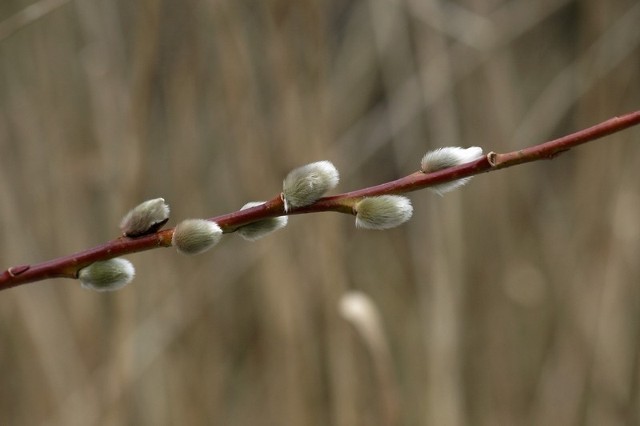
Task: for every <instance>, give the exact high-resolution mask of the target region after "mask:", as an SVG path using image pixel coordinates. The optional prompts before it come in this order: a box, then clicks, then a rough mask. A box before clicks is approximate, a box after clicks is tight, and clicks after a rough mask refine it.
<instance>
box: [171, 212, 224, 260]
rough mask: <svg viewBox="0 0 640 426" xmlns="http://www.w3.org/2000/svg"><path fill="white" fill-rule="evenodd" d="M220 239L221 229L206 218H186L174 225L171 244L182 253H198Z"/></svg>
mask: <svg viewBox="0 0 640 426" xmlns="http://www.w3.org/2000/svg"><path fill="white" fill-rule="evenodd" d="M220 239H222V229H221V228H220V226H218V224H217V223H215V222H212V221H210V220H206V219H186V220H183V221H182V222H180V223H179V224H178V226H176V228H175V229H174V231H173V236H172V237H171V244H172V245H173V246H174V247H175V248H176V250H178V251H179V252H180V253H183V254H200V253H204V252H205V251H207V250H209V249H210V248H212V247H213V246H215V245H216V244H218V242H220Z"/></svg>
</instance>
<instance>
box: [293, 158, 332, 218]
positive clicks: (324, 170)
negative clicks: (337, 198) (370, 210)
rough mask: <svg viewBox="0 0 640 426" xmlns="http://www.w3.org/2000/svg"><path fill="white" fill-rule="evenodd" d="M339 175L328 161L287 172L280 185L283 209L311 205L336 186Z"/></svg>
mask: <svg viewBox="0 0 640 426" xmlns="http://www.w3.org/2000/svg"><path fill="white" fill-rule="evenodd" d="M339 180H340V175H339V173H338V170H337V169H336V168H335V166H334V165H333V164H332V163H331V162H330V161H318V162H316V163H311V164H307V165H306V166H302V167H298V168H297V169H294V170H292V171H291V172H289V174H288V175H287V177H286V178H285V179H284V182H283V184H282V199H283V201H284V209H285V211H288V210H289V209H290V208H295V207H304V206H308V205H309V204H313V203H314V202H316V201H317V200H318V199H319V198H320V197H322V196H323V195H324V194H325V192H327V191H329V190H330V189H333V188H335V187H336V185H337V184H338V181H339Z"/></svg>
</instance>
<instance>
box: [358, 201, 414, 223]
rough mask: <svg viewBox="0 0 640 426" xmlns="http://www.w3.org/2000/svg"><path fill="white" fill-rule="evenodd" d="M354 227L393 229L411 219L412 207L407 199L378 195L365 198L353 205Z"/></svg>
mask: <svg viewBox="0 0 640 426" xmlns="http://www.w3.org/2000/svg"><path fill="white" fill-rule="evenodd" d="M355 211H356V227H358V228H365V229H389V228H395V227H396V226H399V225H401V224H403V223H404V222H406V221H407V220H409V219H411V215H412V214H413V207H412V206H411V201H410V200H409V199H408V198H407V197H403V196H400V195H380V196H377V197H367V198H363V199H362V200H360V201H358V202H357V203H356V205H355Z"/></svg>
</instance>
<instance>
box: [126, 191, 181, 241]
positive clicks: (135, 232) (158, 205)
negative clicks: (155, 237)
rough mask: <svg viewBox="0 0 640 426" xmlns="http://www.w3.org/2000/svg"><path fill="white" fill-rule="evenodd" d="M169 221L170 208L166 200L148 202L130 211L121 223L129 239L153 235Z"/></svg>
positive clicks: (157, 199)
mask: <svg viewBox="0 0 640 426" xmlns="http://www.w3.org/2000/svg"><path fill="white" fill-rule="evenodd" d="M168 220H169V206H168V205H167V204H166V203H165V202H164V198H155V199H153V200H147V201H145V202H144V203H142V204H139V205H137V206H136V207H134V208H133V209H131V210H130V211H129V213H127V214H126V215H125V216H124V217H123V218H122V222H120V229H121V230H122V233H123V235H125V236H127V237H132V238H134V237H140V236H142V235H147V234H152V233H154V232H156V231H157V230H158V229H160V228H162V226H163V225H164V224H165V223H167V221H168Z"/></svg>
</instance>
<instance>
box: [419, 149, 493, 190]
mask: <svg viewBox="0 0 640 426" xmlns="http://www.w3.org/2000/svg"><path fill="white" fill-rule="evenodd" d="M480 157H482V148H480V147H478V146H472V147H470V148H461V147H458V146H448V147H444V148H438V149H436V150H433V151H429V152H427V153H426V154H425V155H424V157H422V161H421V162H420V169H421V170H422V172H423V173H433V172H437V171H438V170H443V169H447V168H449V167H454V166H459V165H461V164H466V163H469V162H471V161H474V160H477V159H479V158H480ZM470 180H471V177H465V178H461V179H457V180H454V181H451V182H445V183H440V184H438V185H434V186H431V187H429V188H428V189H429V190H431V191H433V192H435V193H436V194H438V195H444V194H445V193H447V192H451V191H453V190H455V189H457V188H459V187H461V186H463V185H465V184H466V183H467V182H469V181H470Z"/></svg>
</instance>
